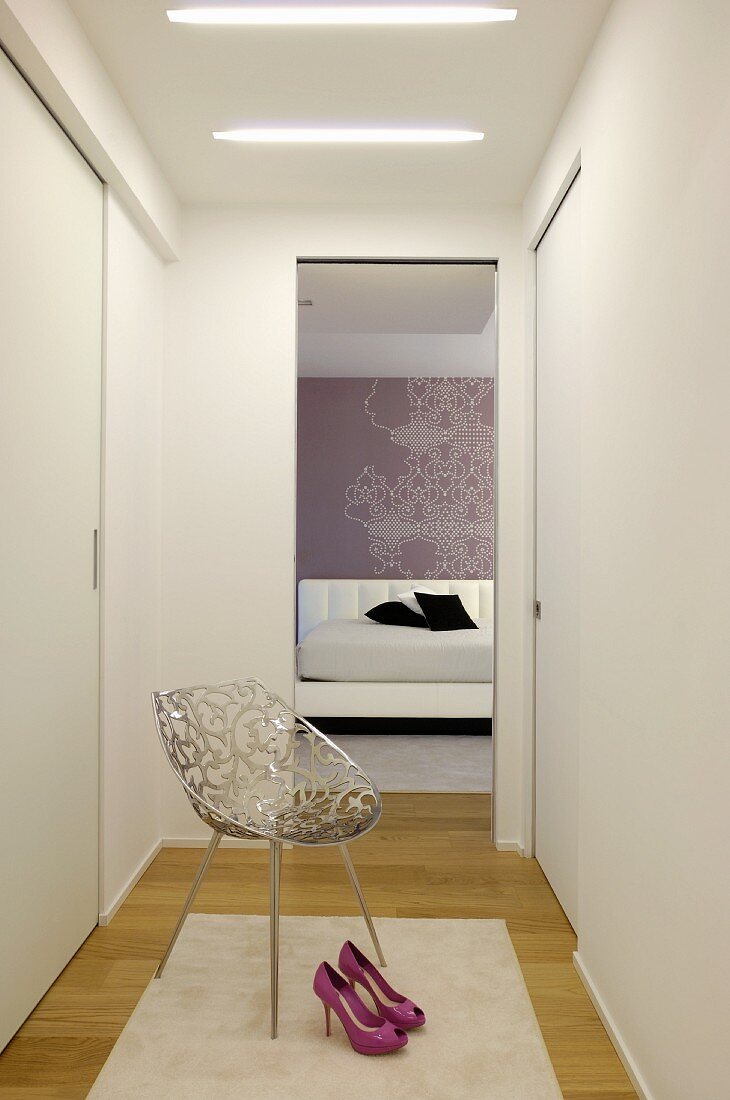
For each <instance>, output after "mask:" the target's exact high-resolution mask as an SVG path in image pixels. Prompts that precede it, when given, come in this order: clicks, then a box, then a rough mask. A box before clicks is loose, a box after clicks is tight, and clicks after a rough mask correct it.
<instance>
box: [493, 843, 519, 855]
mask: <svg viewBox="0 0 730 1100" xmlns="http://www.w3.org/2000/svg"><path fill="white" fill-rule="evenodd" d="M494 847H495V848H496V849H497V851H498V852H517V854H518V855H519V856H524V854H525V849H524V848H523V846H522V845H521V844H520V843H519V841H517V840H495V842H494Z"/></svg>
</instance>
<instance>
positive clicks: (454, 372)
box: [297, 264, 496, 378]
mask: <svg viewBox="0 0 730 1100" xmlns="http://www.w3.org/2000/svg"><path fill="white" fill-rule="evenodd" d="M494 294H495V268H494V267H493V266H492V265H490V264H300V265H299V274H298V283H297V295H298V298H299V299H300V301H301V300H302V299H309V300H311V301H312V305H311V306H304V305H300V307H299V334H298V336H299V338H298V369H299V374H300V375H301V376H303V377H349V378H352V377H363V376H364V377H377V378H386V377H399V378H402V377H414V376H415V377H433V376H435V377H445V376H451V377H454V376H458V377H461V376H482V375H494V369H495V364H496V332H495V324H494Z"/></svg>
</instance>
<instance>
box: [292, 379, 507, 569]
mask: <svg viewBox="0 0 730 1100" xmlns="http://www.w3.org/2000/svg"><path fill="white" fill-rule="evenodd" d="M297 393H298V399H297V409H298V417H297V579H298V580H299V579H300V578H302V577H362V578H365V579H371V578H375V577H389V576H390V577H421V578H424V577H426V578H428V577H446V578H448V577H482V578H487V579H491V578H492V564H493V554H492V544H493V538H494V508H493V504H494V499H493V483H492V481H493V472H494V462H493V460H494V379H492V378H418V377H411V378H300V379H299V382H298V387H297Z"/></svg>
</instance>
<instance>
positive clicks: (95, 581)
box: [92, 527, 99, 589]
mask: <svg viewBox="0 0 730 1100" xmlns="http://www.w3.org/2000/svg"><path fill="white" fill-rule="evenodd" d="M92 587H93V588H95V589H96V588H98V587H99V530H98V528H97V527H95V528H94V575H93V584H92Z"/></svg>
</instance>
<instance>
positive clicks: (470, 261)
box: [292, 255, 534, 842]
mask: <svg viewBox="0 0 730 1100" xmlns="http://www.w3.org/2000/svg"><path fill="white" fill-rule="evenodd" d="M300 264H390V265H392V264H400V265H405V264H420V265H424V264H431V265H436V264H441V265H446V264H448V265H451V266H452V267H453V266H457V265H459V266H469V267H493V268H494V330H495V368H494V457H493V462H492V471H493V472H492V484H493V489H492V501H493V511H494V533H493V536H492V539H493V545H492V577H493V583H494V598H493V611H492V614H493V623H494V634H493V637H494V642H493V647H492V790H491V797H490V821H489V828H490V839H491V842H494V832H495V822H496V806H497V771H498V768H497V744H498V737H497V729H498V722H497V714H498V695H499V692H498V684H499V677H498V667H499V663H498V654H499V648H500V647H499V612H498V606H499V600H498V599H497V592H498V584H499V554H498V543H499V540H498V538H497V529H498V523H499V497H498V494H497V485H498V483H499V477H498V462H499V428H498V425H499V376H500V352H499V347H500V343H499V334H500V326H499V258H498V257H496V256H495V257H485V256H472V257H468V256H458V257H448V256H439V257H434V256H382V255H381V256H328V255H324V256H299V255H298V256H297V257H296V260H295V265H296V269H295V278H294V289H295V294H294V386H295V407H296V386H297V381H298V378H299V310H298V308H297V300H298V293H297V291H298V285H299V265H300ZM296 433H297V418H296V417H295V420H294V548H295V555H294V562H293V569H292V585H293V587H294V609H295V616H296V607H297V580H296V528H297V438H296ZM295 629H296V627H295ZM295 637H296V634H295ZM292 662H293V664H292V675H293V678H294V679H296V650H295V651H294V653H293V654H292ZM533 678H534V664H533Z"/></svg>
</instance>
